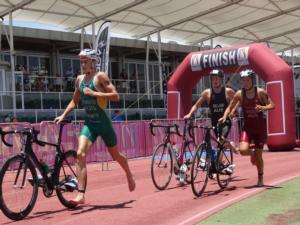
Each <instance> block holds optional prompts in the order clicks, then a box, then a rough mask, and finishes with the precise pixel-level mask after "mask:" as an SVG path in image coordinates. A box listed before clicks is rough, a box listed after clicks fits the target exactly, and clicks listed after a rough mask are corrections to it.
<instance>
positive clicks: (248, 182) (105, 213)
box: [0, 151, 300, 225]
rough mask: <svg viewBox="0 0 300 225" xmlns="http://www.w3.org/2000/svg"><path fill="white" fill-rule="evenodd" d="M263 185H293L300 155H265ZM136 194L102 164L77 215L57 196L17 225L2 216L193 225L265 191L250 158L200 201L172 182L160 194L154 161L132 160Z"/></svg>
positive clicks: (91, 173) (75, 224)
mask: <svg viewBox="0 0 300 225" xmlns="http://www.w3.org/2000/svg"><path fill="white" fill-rule="evenodd" d="M264 159H265V183H266V184H267V185H269V186H267V187H265V188H272V187H274V186H277V185H280V183H282V182H284V181H287V180H289V179H292V178H295V177H300V170H299V168H300V164H299V162H300V151H292V152H266V153H265V154H264ZM129 163H130V166H131V168H132V171H133V173H134V175H135V178H136V183H137V189H136V191H134V192H129V191H128V187H127V183H126V178H125V175H124V173H123V171H122V170H121V169H120V167H119V166H118V164H116V163H111V164H110V168H109V169H110V170H108V171H101V164H90V165H88V189H87V193H86V204H85V205H83V206H81V207H79V208H78V209H75V210H68V209H66V208H64V207H63V206H62V205H61V204H60V202H59V201H58V199H57V198H56V196H53V197H51V198H45V197H44V196H43V194H42V192H41V190H39V197H38V200H37V203H36V205H35V207H34V209H33V211H32V212H31V213H30V214H29V216H28V217H27V218H26V219H24V220H22V221H18V222H14V221H11V220H9V219H7V218H6V217H5V216H4V215H3V214H2V212H0V224H22V225H27V224H28V225H33V224H44V223H47V224H49V225H50V224H55V225H61V224H63V225H81V224H83V225H94V224H97V225H99V224H104V225H112V224H116V225H129V224H130V225H135V224H139V225H140V224H143V225H150V224H151V225H153V224H162V225H169V224H170V225H171V224H172V225H174V224H177V225H179V224H195V223H196V222H199V221H201V220H203V219H204V218H206V217H208V216H210V215H212V214H213V213H215V212H217V211H219V210H221V209H223V208H224V207H227V206H229V205H231V204H234V203H235V202H238V201H240V200H241V199H244V198H246V197H249V196H251V195H254V194H256V193H258V192H260V191H263V190H264V189H265V188H256V187H253V185H254V184H255V183H256V169H255V167H253V166H251V164H250V162H249V157H243V156H236V157H235V164H236V171H235V173H234V176H233V181H232V182H231V183H230V185H229V187H228V188H227V189H226V190H224V191H219V187H218V185H217V183H216V182H215V181H214V180H211V181H210V182H209V185H208V186H207V189H206V191H205V192H204V194H203V196H202V197H200V198H195V197H194V195H193V193H192V190H191V187H190V186H189V185H186V186H183V187H181V186H178V185H177V182H176V181H175V178H174V177H173V179H172V182H171V183H170V185H169V188H168V189H167V190H165V191H157V190H156V189H155V188H154V186H153V184H152V180H151V177H150V158H148V159H137V160H131V161H130V162H129Z"/></svg>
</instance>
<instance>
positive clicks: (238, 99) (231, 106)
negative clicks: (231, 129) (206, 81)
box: [219, 91, 242, 123]
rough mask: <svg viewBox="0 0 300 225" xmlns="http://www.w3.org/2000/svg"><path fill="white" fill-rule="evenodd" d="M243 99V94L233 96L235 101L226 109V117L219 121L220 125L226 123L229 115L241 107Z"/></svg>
mask: <svg viewBox="0 0 300 225" xmlns="http://www.w3.org/2000/svg"><path fill="white" fill-rule="evenodd" d="M241 98H242V92H241V91H237V92H236V93H235V95H234V96H233V99H232V100H231V102H230V103H229V105H228V107H227V108H226V110H225V112H224V115H223V116H222V117H221V118H220V119H219V123H224V122H225V121H226V119H227V117H228V115H229V114H230V113H231V112H232V111H233V110H236V108H237V107H238V106H239V105H240V102H241Z"/></svg>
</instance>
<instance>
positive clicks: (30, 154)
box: [15, 123, 75, 190]
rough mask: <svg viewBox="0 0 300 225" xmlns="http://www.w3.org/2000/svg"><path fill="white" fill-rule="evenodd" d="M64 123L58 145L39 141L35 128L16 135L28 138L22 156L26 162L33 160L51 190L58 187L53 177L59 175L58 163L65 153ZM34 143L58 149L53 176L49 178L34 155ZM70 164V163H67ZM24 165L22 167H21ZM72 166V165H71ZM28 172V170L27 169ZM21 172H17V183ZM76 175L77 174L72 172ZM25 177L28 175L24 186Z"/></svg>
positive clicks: (61, 126)
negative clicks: (63, 139)
mask: <svg viewBox="0 0 300 225" xmlns="http://www.w3.org/2000/svg"><path fill="white" fill-rule="evenodd" d="M64 125H65V124H64V123H62V124H60V129H59V137H58V141H57V143H49V142H46V141H41V140H38V139H37V137H36V136H37V131H36V130H35V129H34V128H33V127H30V128H28V131H25V132H23V133H22V132H18V131H17V132H15V133H22V135H25V136H26V142H25V147H24V149H23V150H22V151H21V154H20V155H21V156H22V157H23V158H24V159H25V160H31V162H32V163H33V164H34V166H35V167H36V168H37V170H38V171H39V172H40V174H41V176H42V178H43V179H44V181H45V184H46V185H47V187H48V188H49V189H50V190H51V189H54V188H55V186H56V185H58V184H57V183H56V181H55V180H53V177H57V175H58V174H57V173H58V171H57V170H56V169H55V168H56V165H57V164H58V162H59V161H60V160H61V158H62V155H63V153H64V151H63V150H62V149H61V140H62V139H61V136H62V131H63V127H64ZM33 143H37V144H38V145H40V146H45V145H49V146H53V147H55V149H56V155H55V161H54V171H53V173H52V174H51V176H48V175H47V173H46V171H45V169H44V167H43V166H42V165H41V164H40V162H39V160H38V158H37V156H36V154H35V153H34V151H33V149H32V144H33ZM67 163H68V162H67ZM25 165H27V162H26V161H25ZM21 166H22V165H20V167H21ZM69 166H70V165H69ZM25 169H26V170H25V171H27V168H25ZM19 171H20V168H19V169H18V172H17V176H16V179H15V182H16V181H17V179H18V178H19ZM72 172H73V173H74V174H75V172H74V171H72ZM25 177H26V173H25V174H24V177H23V181H22V185H24V183H25Z"/></svg>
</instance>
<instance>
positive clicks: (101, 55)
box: [95, 21, 111, 73]
mask: <svg viewBox="0 0 300 225" xmlns="http://www.w3.org/2000/svg"><path fill="white" fill-rule="evenodd" d="M110 27H111V22H110V21H106V22H104V23H103V24H102V25H101V26H100V28H99V31H98V34H97V39H96V46H95V50H96V51H97V56H98V60H97V64H96V70H97V71H104V72H105V73H108V61H109V45H110Z"/></svg>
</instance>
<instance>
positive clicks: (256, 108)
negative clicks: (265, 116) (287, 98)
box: [255, 105, 266, 112]
mask: <svg viewBox="0 0 300 225" xmlns="http://www.w3.org/2000/svg"><path fill="white" fill-rule="evenodd" d="M255 110H256V111H257V112H264V111H266V108H265V106H262V105H256V106H255Z"/></svg>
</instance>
